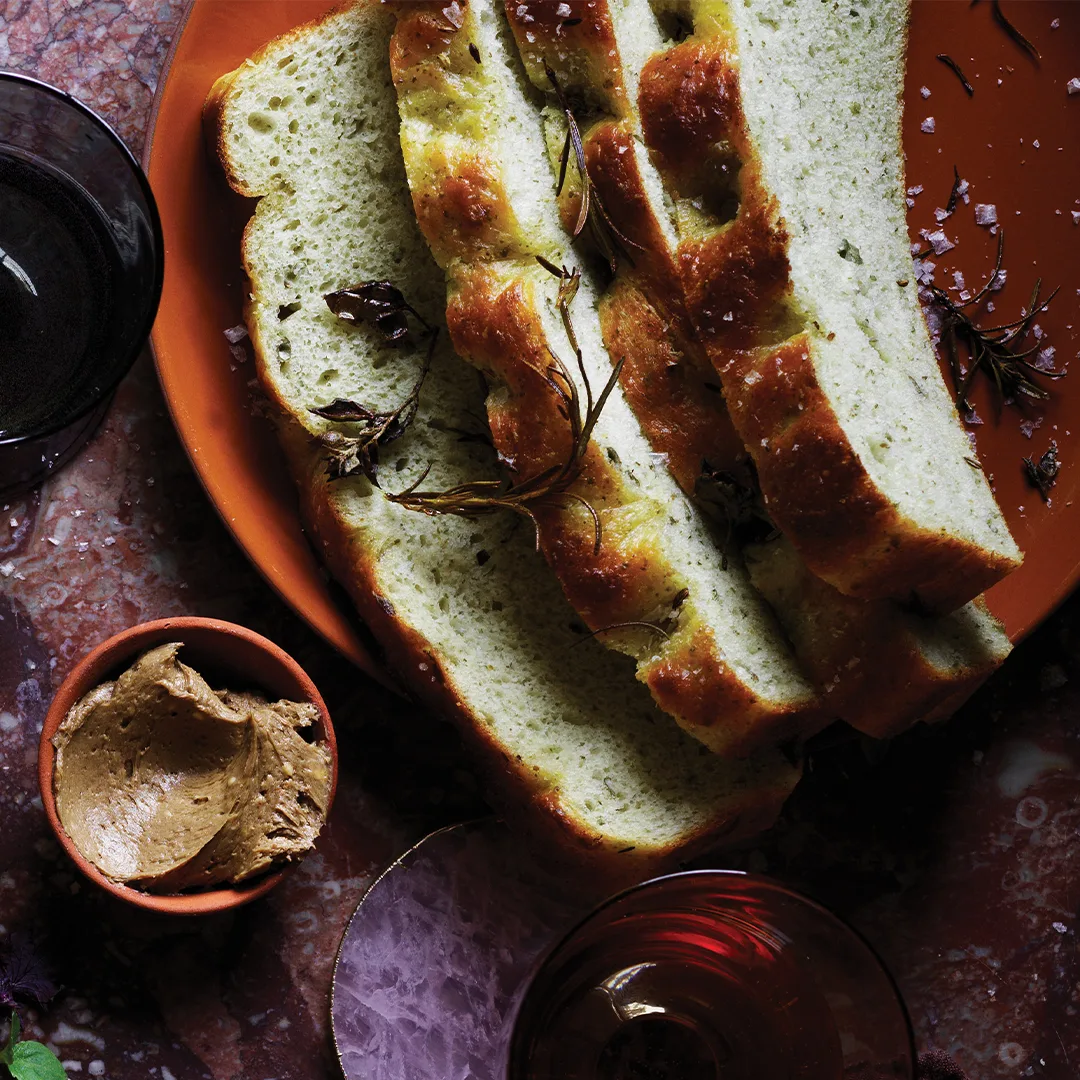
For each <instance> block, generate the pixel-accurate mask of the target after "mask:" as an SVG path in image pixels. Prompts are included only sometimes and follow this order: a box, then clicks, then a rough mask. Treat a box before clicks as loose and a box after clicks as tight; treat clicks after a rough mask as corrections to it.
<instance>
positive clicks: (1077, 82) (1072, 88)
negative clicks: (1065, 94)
mask: <svg viewBox="0 0 1080 1080" xmlns="http://www.w3.org/2000/svg"><path fill="white" fill-rule="evenodd" d="M1065 89H1066V90H1068V91H1069V93H1070V94H1080V79H1070V80H1069V81H1068V82H1067V83H1066V84H1065Z"/></svg>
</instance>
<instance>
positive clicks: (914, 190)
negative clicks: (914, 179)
mask: <svg viewBox="0 0 1080 1080" xmlns="http://www.w3.org/2000/svg"><path fill="white" fill-rule="evenodd" d="M922 192H923V186H922V184H916V185H915V186H914V187H909V188H908V189H907V193H908V194H909V195H921V194H922Z"/></svg>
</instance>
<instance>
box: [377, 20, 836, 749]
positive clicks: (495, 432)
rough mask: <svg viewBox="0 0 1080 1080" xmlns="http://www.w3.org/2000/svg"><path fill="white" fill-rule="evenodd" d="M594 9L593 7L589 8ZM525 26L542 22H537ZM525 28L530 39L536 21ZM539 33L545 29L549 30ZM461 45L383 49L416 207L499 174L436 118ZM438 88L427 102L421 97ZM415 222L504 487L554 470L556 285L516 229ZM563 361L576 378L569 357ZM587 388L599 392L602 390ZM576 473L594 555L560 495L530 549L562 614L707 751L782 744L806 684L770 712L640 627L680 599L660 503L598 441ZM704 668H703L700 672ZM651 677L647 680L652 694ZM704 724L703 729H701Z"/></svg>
mask: <svg viewBox="0 0 1080 1080" xmlns="http://www.w3.org/2000/svg"><path fill="white" fill-rule="evenodd" d="M526 6H527V5H526ZM595 7H596V9H597V10H599V5H595ZM515 12H516V17H518V18H520V19H521V20H524V17H525V14H527V12H524V13H523V12H522V11H521V10H520V8H516V9H515ZM549 14H550V13H549ZM534 15H535V18H536V19H537V20H540V14H539V12H538V11H536V12H534ZM427 17H429V16H428V15H426V14H425V13H424V11H423V10H422V9H421V10H419V11H412V10H408V11H406V12H405V13H404V14H403V15H402V17H401V22H400V23H399V29H401V30H402V32H404V33H406V34H408V35H410V40H411V39H412V38H413V37H414V36H415V32H414V30H413V27H414V25H415V24H416V22H417V20H422V19H425V18H427ZM544 18H547V16H546V15H545V16H544ZM540 21H542V20H540ZM527 25H528V26H529V27H530V28H532V27H533V26H534V25H536V23H529V24H527ZM545 25H548V26H549V27H551V26H555V25H556V24H555V23H554V22H553V21H552V20H551V19H548V22H547V23H546V24H545ZM596 26H597V27H599V28H600V29H599V31H598V32H604V33H606V31H604V30H603V27H602V26H600V24H599V23H598V24H596ZM583 28H584V29H590V25H589V23H588V21H587V20H586V19H583V21H582V22H581V23H577V24H575V25H574V26H573V27H572V30H573V31H574V32H575V33H578V34H580V33H583V32H584V31H583ZM595 28H596V27H593V29H595ZM458 36H459V38H461V39H462V40H458V41H454V40H453V37H452V36H447V35H443V36H441V37H438V39H437V41H436V44H435V45H434V46H432V47H431V48H427V47H425V48H424V49H423V50H419V51H418V50H417V49H415V48H413V47H411V46H410V47H408V48H402V49H400V50H395V52H394V57H395V60H394V63H393V67H392V70H393V76H394V81H395V86H396V87H397V88H398V92H399V103H400V105H401V108H402V115H403V132H407V134H406V135H405V137H403V143H405V144H406V145H405V153H406V162H407V171H408V174H409V180H410V186H411V188H412V190H413V198H414V201H415V202H416V204H417V205H418V206H420V205H423V204H424V203H425V202H426V200H427V199H428V198H429V197H430V196H431V195H432V194H433V193H436V192H440V191H444V190H446V189H447V188H448V186H451V185H453V184H454V183H456V182H457V181H458V180H459V179H460V171H461V170H463V169H464V170H468V171H469V173H470V174H471V173H474V172H481V173H483V174H485V175H490V176H498V175H499V172H500V169H501V163H499V162H497V161H495V160H494V155H493V152H492V150H491V149H490V142H489V139H490V133H489V131H487V130H478V129H477V128H476V127H475V125H474V121H473V119H472V118H471V117H468V116H465V115H464V114H461V113H457V114H455V115H456V116H457V119H456V120H452V119H451V120H445V121H444V120H443V119H442V118H443V117H444V116H446V115H448V113H447V111H446V110H444V109H443V108H442V106H443V105H444V104H445V102H448V101H454V100H455V99H456V96H457V95H459V94H460V86H459V82H460V80H462V79H465V80H467V79H470V78H476V77H477V76H476V74H475V72H476V70H478V68H477V65H476V64H475V59H474V58H472V57H471V56H470V54H468V53H467V52H466V51H465V50H464V46H463V44H462V41H463V40H464V39H466V38H467V36H468V35H467V32H459V33H458ZM429 37H430V35H429ZM427 40H429V38H425V41H427ZM406 61H408V63H407V62H406ZM410 64H413V65H416V66H418V68H419V70H414V68H413V67H412V66H410ZM492 77H494V75H493V76H492ZM435 87H438V95H437V96H436V97H428V96H427V95H428V94H429V93H431V92H432V89H433V88H435ZM432 116H436V117H438V118H439V120H438V122H437V123H436V125H435V126H436V127H437V128H438V129H439V130H437V131H436V132H434V133H433V134H432V135H431V136H430V137H426V136H427V128H426V127H424V128H420V127H418V128H417V130H418V131H420V130H423V131H424V133H425V138H424V139H422V140H419V139H417V140H414V139H413V138H411V137H409V136H410V135H411V130H410V124H414V123H416V124H419V123H420V122H421V121H426V120H427V119H428V118H429V117H432ZM440 125H441V126H440ZM443 128H445V130H444V129H443ZM439 136H441V138H440V137H439ZM614 137H616V138H618V137H619V133H618V132H616V133H614ZM414 141H415V143H416V144H415V145H414ZM442 143H445V144H447V145H452V146H454V147H455V154H454V155H453V156H452V157H451V156H450V155H448V154H445V153H443V152H442V150H441V149H440V145H441V144H442ZM466 148H469V149H466ZM451 209H452V207H451ZM498 214H499V216H500V217H501V219H502V220H504V221H506V222H513V221H514V211H513V207H512V206H510V205H509V204H507V205H506V206H505V207H503V208H501V209H500V210H499V211H498ZM420 224H421V228H422V230H423V231H424V234H425V236H426V237H427V239H428V241H429V243H430V245H431V247H432V250H433V252H434V253H435V254H436V257H437V259H438V260H439V261H440V263H441V264H442V265H443V266H444V268H445V269H446V270H447V274H448V294H449V303H448V309H447V325H448V327H449V330H450V336H451V339H452V341H453V343H454V346H455V348H456V350H457V351H458V353H459V354H460V355H461V356H462V357H464V358H465V359H467V360H469V361H470V362H471V363H472V364H473V365H474V366H476V367H478V368H479V369H480V370H481V371H483V372H485V374H487V375H488V376H489V378H490V381H491V383H492V386H493V392H492V394H491V396H490V397H489V402H488V419H489V424H490V427H491V432H492V437H493V440H494V443H495V447H496V449H497V450H498V452H499V455H500V457H501V458H502V460H503V461H504V462H505V464H506V466H507V468H508V469H509V470H510V472H511V475H512V477H513V479H514V480H515V481H524V480H527V479H531V478H532V477H535V476H537V475H539V474H541V473H543V472H544V471H545V470H547V469H550V468H553V467H558V466H560V465H561V464H562V463H563V462H565V461H566V460H568V455H569V451H570V432H569V426H568V424H567V416H566V412H565V407H564V405H563V403H562V402H561V400H560V399H559V397H558V395H557V394H556V393H555V392H554V390H553V388H552V386H551V385H550V381H549V380H550V378H551V376H550V374H549V370H550V368H551V365H552V358H551V352H550V347H551V341H550V338H549V332H548V330H547V329H546V328H545V325H544V323H543V321H542V318H541V312H542V311H543V309H544V308H545V306H548V307H550V306H551V301H552V300H553V298H554V294H555V291H556V285H555V283H554V281H553V279H552V278H551V277H550V276H549V275H548V274H547V272H546V271H543V270H541V269H540V268H539V267H538V266H537V265H536V263H535V261H534V260H533V258H532V257H531V255H532V250H533V248H532V243H533V241H532V239H531V238H529V237H526V236H524V235H522V234H521V232H520V229H518V233H517V235H516V236H513V237H512V238H511V242H510V244H509V245H508V246H503V245H502V243H501V242H500V244H499V246H498V247H497V248H488V249H487V250H484V249H483V248H482V247H480V246H475V245H472V244H470V243H464V242H461V240H460V236H461V231H460V229H458V228H457V226H456V225H455V224H453V223H451V227H450V228H449V229H447V228H445V222H442V221H439V222H438V223H437V224H436V223H435V222H433V220H432V219H431V218H428V217H425V216H421V221H420ZM655 274H656V277H657V278H658V279H664V280H671V279H672V277H673V276H674V275H673V273H671V272H670V271H669V272H667V273H664V272H662V271H661V270H659V269H658V270H656V271H655ZM618 318H619V316H618V311H617V310H613V318H612V324H614V323H617V322H618ZM563 360H564V361H565V362H566V363H567V364H568V365H569V366H570V367H571V368H572V367H573V359H572V357H570V356H566V357H563ZM695 380H696V382H695ZM703 381H704V379H703V378H702V377H701V376H696V375H695V376H694V378H693V380H690V379H687V380H685V382H686V383H687V385H688V386H689V390H686V389H685V388H684V397H688V396H689V394H690V392H694V393H696V394H698V396H699V397H700V396H701V395H703V394H704V393H707V392H708V391H705V390H704V389H702V386H701V384H702V383H703ZM676 389H677V388H676ZM593 391H594V393H598V392H599V387H593ZM580 465H581V467H580V471H579V473H578V475H577V478H576V479H575V481H574V484H573V485H572V487H571V488H570V489H569V492H568V494H569V495H570V496H577V497H578V499H581V500H585V501H586V502H587V503H588V506H589V507H591V508H592V510H594V511H595V513H596V515H597V516H598V518H599V520H600V522H601V531H602V543H601V545H600V548H599V551H597V550H596V548H595V541H596V528H595V523H594V520H593V518H592V515H591V514H590V512H589V510H588V509H587V508H586V507H585V506H583V505H581V503H580V502H579V501H575V500H574V499H573V498H572V497H570V498H564V499H555V500H551V501H550V502H548V503H546V504H542V505H538V506H536V507H534V510H535V520H536V524H537V526H538V536H539V544H540V547H541V549H542V550H543V552H544V554H545V556H546V558H547V559H548V561H549V562H550V564H551V565H552V566H553V568H554V569H555V571H556V573H557V574H558V576H559V579H560V581H561V582H562V585H563V588H564V591H565V593H566V595H567V597H568V598H569V600H570V602H571V604H572V605H573V606H574V607H575V608H576V609H577V610H578V612H579V613H580V614H581V616H582V618H583V619H584V621H585V622H586V624H587V625H588V626H589V628H590V629H592V630H594V631H598V632H602V633H603V634H604V638H605V642H606V643H607V644H616V645H618V646H619V647H621V648H624V651H627V652H629V653H631V655H634V656H636V657H638V659H639V677H640V678H641V679H642V680H643V681H645V682H646V684H647V685H649V686H650V688H653V689H655V690H657V691H658V692H661V693H662V694H663V702H664V705H665V707H666V708H667V709H668V711H670V712H671V713H672V715H674V716H675V718H676V719H677V720H678V721H679V723H680V724H681V725H683V726H684V727H685V728H686V730H688V731H689V732H690V733H691V734H693V735H695V737H698V738H701V739H702V740H703V741H705V742H706V745H709V746H710V747H712V748H714V749H717V750H720V751H724V752H733V753H738V754H740V755H741V754H744V753H748V752H750V750H751V749H752V748H753V746H754V744H755V743H756V745H758V746H764V745H774V744H775V741H776V739H775V732H774V730H773V725H774V724H775V725H779V726H781V727H782V728H783V731H784V732H785V733H786V732H787V730H788V726H789V723H790V717H791V714H792V713H794V712H802V713H805V712H806V711H807V710H809V709H810V708H812V704H813V693H812V691H811V689H810V687H809V686H808V685H806V686H805V689H804V693H803V694H802V695H798V694H792V695H790V697H788V698H785V699H782V700H780V701H770V700H768V699H767V698H766V697H765V696H764V695H763V694H762V693H760V692H757V691H756V690H755V689H754V687H753V684H752V681H751V678H752V676H751V673H749V672H738V671H735V670H733V669H732V667H731V666H730V665H729V664H728V663H727V662H726V661H725V660H724V658H723V657H722V655H721V651H720V650H719V649H718V648H716V647H715V646H714V647H712V648H710V649H708V650H706V649H703V648H701V647H699V646H698V645H695V644H694V642H693V641H692V640H691V637H690V634H689V633H687V632H684V631H683V630H682V628H681V626H680V625H679V624H678V622H676V625H675V627H674V628H673V629H671V630H670V632H669V634H668V636H666V637H665V636H664V635H663V634H658V633H657V632H656V631H651V630H648V629H645V630H643V629H642V628H641V625H640V624H641V623H642V622H643V621H652V622H655V621H657V620H660V621H666V620H667V619H668V617H669V615H670V614H671V612H672V609H673V607H675V606H677V603H676V598H677V597H679V595H680V594H681V593H683V592H684V582H683V580H682V577H681V575H680V574H679V573H677V572H676V571H675V569H674V568H673V565H672V562H671V559H670V557H669V555H668V552H667V550H666V545H667V541H666V539H665V537H664V535H663V524H662V522H660V521H658V513H659V511H658V504H657V503H656V502H655V501H654V500H651V499H648V498H643V497H642V496H641V495H640V494H639V493H637V492H636V491H634V490H631V487H630V482H629V481H628V480H626V479H625V474H624V473H623V471H622V469H621V468H619V467H617V466H616V465H615V464H613V461H612V459H611V458H609V457H608V456H607V453H606V451H605V450H604V449H603V448H601V447H599V446H598V445H597V444H596V441H595V440H593V442H592V443H591V444H590V446H589V447H588V449H587V451H586V453H585V455H584V458H583V459H582V461H581V463H580ZM719 558H720V556H719V553H718V554H717V559H718V561H719ZM685 608H686V610H687V612H692V611H693V609H694V597H693V596H690V597H689V599H688V600H686V602H685ZM737 617H738V616H737V615H733V618H737ZM680 621H681V616H680ZM625 623H637V624H638V627H637V629H635V630H629V629H627V628H625V627H623V626H622V625H621V624H625ZM714 629H715V628H714ZM778 640H779V638H778ZM658 641H659V643H658ZM706 664H709V665H713V666H712V668H711V669H710V670H708V671H702V670H700V669H702V668H703V666H704V665H706ZM684 668H685V669H686V672H687V674H686V676H685V677H684V678H682V679H681V680H677V679H675V678H674V677H673V675H672V673H673V672H676V671H681V670H683V669H684ZM654 673H655V676H656V679H657V680H658V681H657V683H656V686H655V687H654V686H653V681H654V680H653V675H654ZM710 710H711V711H710ZM706 716H707V717H708V722H707V723H704V722H703V718H704V717H706ZM816 724H817V719H816V716H815V718H814V720H813V725H815V726H816Z"/></svg>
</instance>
